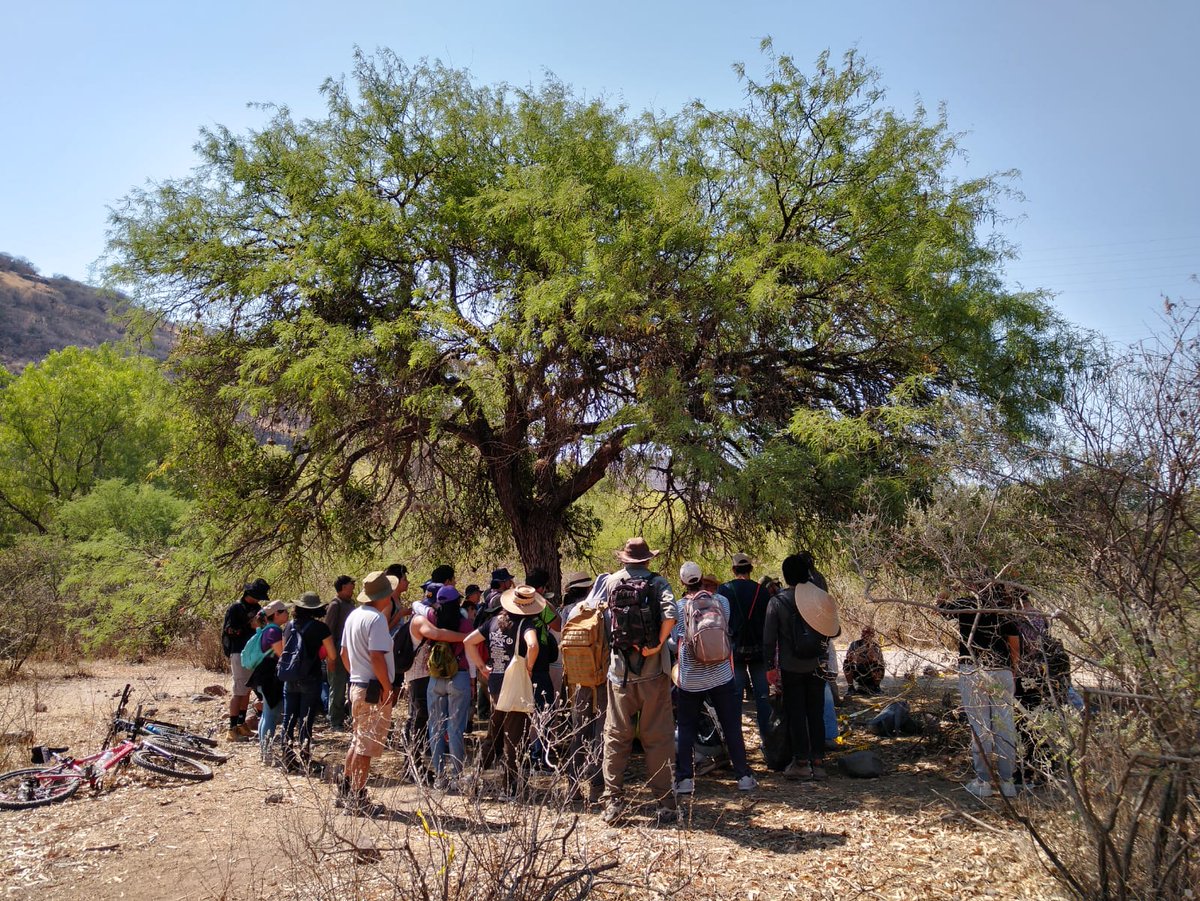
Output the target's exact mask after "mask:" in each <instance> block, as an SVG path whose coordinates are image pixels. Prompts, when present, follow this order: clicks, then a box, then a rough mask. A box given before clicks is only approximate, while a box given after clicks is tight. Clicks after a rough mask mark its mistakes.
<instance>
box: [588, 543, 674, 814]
mask: <svg viewBox="0 0 1200 901" xmlns="http://www.w3.org/2000/svg"><path fill="white" fill-rule="evenodd" d="M656 556H658V552H657V551H652V550H650V546H649V545H648V544H647V543H646V540H645V539H644V538H631V539H629V540H628V541H627V542H625V546H624V548H622V549H621V550H620V551H618V552H617V559H618V560H620V561H621V563H623V564H625V565H624V567H623V568H622V569H619V570H617V571H616V572H614V573H613V574H612V575H611V576H609V578H608V579H606V580H605V583H604V587H603V588H602V589H601V591H600V592H599V593H598V596H597V599H598V600H599V601H600V603H602V604H604V605H605V609H606V616H607V621H608V630H609V635H610V636H611V642H612V647H611V653H610V665H609V670H608V715H607V718H606V720H605V724H604V801H605V808H604V814H603V816H604V820H605V822H607V823H609V824H610V825H611V824H613V823H616V822H618V821H619V820H620V819H621V817H622V816H623V814H624V807H625V801H624V789H625V769H626V767H627V766H628V765H629V758H630V756H631V755H632V753H633V739H634V736H635V734H636V735H637V736H638V737H639V738H640V739H641V743H642V748H643V750H644V751H645V756H646V773H647V779H648V781H649V783H650V788H651V791H652V792H653V793H654V796H655V799H656V801H657V804H658V809H657V811H656V813H655V818H656V820H657V821H658V823H659V824H662V825H665V824H668V823H673V822H675V820H676V819H677V816H678V814H677V808H676V800H675V791H674V788H675V786H674V779H673V777H672V774H671V763H672V757H673V756H674V751H675V741H674V738H675V723H674V717H673V715H672V710H671V675H670V672H671V654H670V651H667V652H666V653H664V652H663V651H664V648H665V646H666V641H667V637H668V636H669V635H670V634H671V630H672V629H673V628H675V622H676V619H677V616H676V607H675V596H674V594H673V593H672V591H671V586H670V583H668V582H667V580H666V579H665V578H663V577H662V576H661V575H659V574H657V573H653V572H651V571H650V569H649V568H648V567H647V566H646V564H647V563H649V562H650V561H651V560H652V559H654V558H655V557H656ZM639 715H640V718H639Z"/></svg>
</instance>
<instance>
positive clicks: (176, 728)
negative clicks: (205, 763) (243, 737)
mask: <svg viewBox="0 0 1200 901" xmlns="http://www.w3.org/2000/svg"><path fill="white" fill-rule="evenodd" d="M142 723H143V724H145V725H147V726H154V727H155V731H154V732H153V733H151V734H153V735H159V736H162V737H163V738H165V739H167V740H174V738H175V737H176V736H178V737H181V738H186V739H187V740H188V741H194V742H196V743H197V744H201V745H207V746H208V747H210V748H215V747H217V746H218V745H219V744H220V742H218V741H216V740H215V739H212V738H205V737H204V736H203V735H197V734H196V733H195V732H189V731H188V730H187V729H185V728H184V727H183V726H180V725H179V724H177V723H168V722H167V721H166V720H148V719H145V718H143V719H142Z"/></svg>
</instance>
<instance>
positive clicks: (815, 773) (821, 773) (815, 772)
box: [812, 763, 829, 782]
mask: <svg viewBox="0 0 1200 901" xmlns="http://www.w3.org/2000/svg"><path fill="white" fill-rule="evenodd" d="M812 777H813V781H814V782H822V781H824V780H825V779H828V778H829V774H828V773H827V772H825V767H823V766H821V764H819V763H814V764H813V765H812Z"/></svg>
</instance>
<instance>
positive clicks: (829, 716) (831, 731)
mask: <svg viewBox="0 0 1200 901" xmlns="http://www.w3.org/2000/svg"><path fill="white" fill-rule="evenodd" d="M837 737H838V721H837V711H836V710H834V708H833V688H832V686H830V684H829V683H828V682H826V683H825V744H826V745H832V744H834V743H835V742H836V741H837Z"/></svg>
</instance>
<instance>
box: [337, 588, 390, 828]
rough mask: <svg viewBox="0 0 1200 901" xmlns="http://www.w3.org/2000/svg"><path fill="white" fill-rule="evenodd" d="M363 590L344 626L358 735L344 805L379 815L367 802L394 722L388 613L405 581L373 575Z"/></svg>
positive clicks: (341, 795) (343, 787)
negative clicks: (375, 763)
mask: <svg viewBox="0 0 1200 901" xmlns="http://www.w3.org/2000/svg"><path fill="white" fill-rule="evenodd" d="M362 584H363V587H362V591H361V592H359V594H358V598H357V601H358V604H359V606H358V609H356V610H355V611H353V612H352V613H351V614H350V615H349V616H348V617H346V625H345V627H344V628H343V630H342V666H344V667H345V668H346V671H347V672H348V673H349V674H350V716H351V717H352V719H353V722H354V738H353V739H351V741H350V748H349V750H348V751H347V752H346V769H345V775H344V776H343V777H342V781H341V783H340V784H339V785H338V804H339V806H344V807H345V808H346V811H347V812H348V813H352V814H354V813H357V814H367V815H370V814H374V813H377V812H378V810H379V809H378V807H377V806H376V805H372V804H369V803H368V802H367V787H366V786H367V774H368V773H369V772H370V770H371V759H372V758H374V757H378V756H379V755H380V754H382V753H383V747H384V744H385V742H386V741H387V733H388V726H389V725H390V724H391V721H392V705H393V703H395V692H394V691H393V689H392V683H393V682H394V681H395V677H396V660H395V657H393V655H392V636H391V633H390V632H389V631H388V623H387V612H386V611H389V610H391V608H392V593H393V592H394V591H395V590H396V588H397V587H398V586H399V584H400V580H399V579H398V578H396V577H395V576H389V575H387V574H386V573H383V572H378V571H377V572H372V573H368V574H367V576H366V578H364V579H363V583H362Z"/></svg>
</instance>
